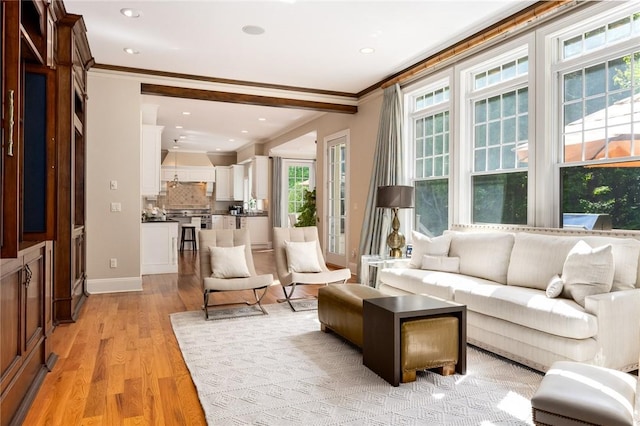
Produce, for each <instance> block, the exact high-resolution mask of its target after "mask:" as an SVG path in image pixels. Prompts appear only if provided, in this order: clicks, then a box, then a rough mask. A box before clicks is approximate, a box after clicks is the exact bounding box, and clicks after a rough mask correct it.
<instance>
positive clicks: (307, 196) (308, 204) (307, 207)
mask: <svg viewBox="0 0 640 426" xmlns="http://www.w3.org/2000/svg"><path fill="white" fill-rule="evenodd" d="M295 226H296V227H302V226H316V190H315V189H314V190H313V191H307V190H306V189H305V190H304V202H303V204H302V209H301V210H300V215H299V216H298V221H297V222H296V224H295Z"/></svg>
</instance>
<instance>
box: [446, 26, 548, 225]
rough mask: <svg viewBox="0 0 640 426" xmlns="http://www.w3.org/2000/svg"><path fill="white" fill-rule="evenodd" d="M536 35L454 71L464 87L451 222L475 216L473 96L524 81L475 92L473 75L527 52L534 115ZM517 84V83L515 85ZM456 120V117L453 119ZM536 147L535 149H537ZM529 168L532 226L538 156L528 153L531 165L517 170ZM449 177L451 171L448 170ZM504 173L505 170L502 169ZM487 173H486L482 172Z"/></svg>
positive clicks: (460, 100) (468, 220)
mask: <svg viewBox="0 0 640 426" xmlns="http://www.w3.org/2000/svg"><path fill="white" fill-rule="evenodd" d="M534 43H535V34H534V33H531V34H526V35H523V36H520V37H516V38H514V39H513V40H510V41H508V42H505V43H504V44H502V45H501V46H498V47H495V48H492V49H489V50H488V51H486V52H484V53H482V54H480V55H477V56H475V57H473V58H470V59H469V60H467V61H464V62H462V63H460V64H458V65H457V66H456V67H455V69H454V73H455V76H456V78H457V79H458V81H456V82H455V84H456V86H455V87H457V88H462V89H463V90H459V91H458V97H457V101H458V102H457V103H456V104H457V106H458V107H457V108H456V110H455V112H454V113H453V114H454V115H453V116H454V117H457V118H459V120H457V122H456V123H455V127H456V129H457V131H456V132H455V134H456V135H457V136H455V137H452V138H451V139H452V142H451V143H452V144H453V145H454V146H455V147H456V148H459V150H458V149H456V151H459V152H458V154H457V155H459V157H458V156H457V157H456V158H455V159H453V158H451V157H450V161H452V162H453V161H455V163H456V164H457V165H459V168H457V169H456V179H455V188H454V191H452V192H454V197H455V198H454V199H455V200H457V202H456V203H455V204H454V216H453V222H451V223H471V222H472V216H473V211H472V210H473V184H472V176H473V175H478V174H477V173H473V144H472V143H471V142H472V141H473V133H472V132H473V126H471V125H470V123H471V121H472V120H471V117H472V116H470V115H469V114H473V99H477V98H478V97H480V96H482V97H484V96H486V94H488V93H493V91H494V90H496V91H497V92H501V91H502V90H503V89H504V88H505V87H507V85H508V86H509V87H511V86H512V85H513V84H514V82H515V81H520V82H523V81H525V80H520V79H521V78H523V77H516V78H515V79H513V80H509V81H508V82H505V83H500V84H496V85H494V86H490V87H488V88H483V89H479V90H476V91H474V90H473V74H474V73H476V72H478V70H479V69H481V68H485V67H487V66H490V65H488V64H492V63H499V62H501V61H504V60H505V58H507V57H509V56H512V55H514V54H515V55H517V54H518V52H522V53H524V52H526V53H527V55H528V57H529V72H528V74H527V77H526V79H527V80H528V81H529V84H528V88H529V89H528V90H529V91H528V95H529V117H535V111H536V109H535V105H534V97H533V96H534V95H533V94H534V93H535V81H534V79H533V77H532V75H533V74H532V72H533V70H535V64H536V60H535V59H536V58H535V56H534V55H535V44H534ZM514 87H515V86H514ZM452 121H453V120H452ZM528 138H529V143H530V144H531V142H532V141H535V126H534V125H533V122H532V121H531V120H530V121H529V136H528ZM534 149H535V148H534ZM526 170H528V173H529V176H528V178H527V179H528V180H527V182H528V188H527V198H528V204H527V224H528V225H533V223H534V222H533V217H534V214H535V206H536V204H535V202H536V198H535V182H536V181H535V159H534V160H533V161H532V158H531V156H529V165H528V167H527V168H526V169H517V170H514V172H517V171H519V172H524V171H526ZM449 172H450V176H451V173H452V170H451V168H450V170H449ZM501 173H504V172H501ZM483 174H484V173H483Z"/></svg>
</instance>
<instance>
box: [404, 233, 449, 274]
mask: <svg viewBox="0 0 640 426" xmlns="http://www.w3.org/2000/svg"><path fill="white" fill-rule="evenodd" d="M411 241H412V244H413V251H412V253H411V261H409V267H410V268H414V269H420V268H421V267H422V256H424V255H425V254H426V255H429V256H447V255H448V254H449V245H450V244H451V235H447V234H445V235H441V236H439V237H434V238H429V237H427V236H426V235H424V234H421V233H420V232H418V231H412V232H411Z"/></svg>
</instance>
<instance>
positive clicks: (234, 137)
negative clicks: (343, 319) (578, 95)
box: [65, 0, 533, 152]
mask: <svg viewBox="0 0 640 426" xmlns="http://www.w3.org/2000/svg"><path fill="white" fill-rule="evenodd" d="M532 3H533V2H532V1H525V0H501V1H485V0H467V1H458V0H446V1H445V0H441V1H435V0H433V1H426V0H423V1H420V0H414V1H392V0H378V1H365V0H352V1H337V0H336V1H329V0H326V1H322V0H282V1H241V0H236V1H229V0H227V1H222V0H208V1H204V0H202V1H171V0H146V1H128V2H122V1H112V0H109V1H106V0H104V1H100V0H92V1H79V0H65V5H66V9H67V11H68V12H70V13H76V14H80V15H83V17H84V20H85V24H86V26H87V35H88V38H89V45H90V47H91V51H92V54H93V56H94V58H95V60H96V63H98V64H103V65H116V66H123V67H131V68H138V69H147V70H155V71H166V72H172V73H181V74H190V75H198V76H205V77H210V78H219V79H231V80H241V81H247V82H254V83H261V84H266V85H285V86H293V87H300V88H309V89H319V90H327V91H337V92H345V93H351V94H356V93H359V92H361V91H363V90H365V89H367V88H368V87H370V86H372V85H374V84H376V83H378V82H380V81H382V80H383V79H385V78H386V77H389V76H391V75H393V74H395V73H397V72H399V71H401V70H403V69H405V68H406V67H408V66H410V65H412V64H414V63H416V62H418V61H419V60H421V59H424V58H425V57H428V56H429V55H430V54H433V53H435V52H437V51H439V50H441V49H442V48H444V47H446V46H449V45H451V44H453V43H454V42H456V41H459V40H461V39H463V38H464V37H466V36H468V35H470V34H472V33H474V32H476V31H478V30H479V29H481V28H483V27H486V26H488V25H490V24H492V23H494V22H496V21H498V20H499V19H501V18H504V17H506V16H508V15H510V14H511V13H513V12H515V11H516V10H518V9H522V8H524V7H526V6H528V5H530V4H532ZM123 8H133V9H137V10H139V11H140V12H141V16H140V17H139V18H136V19H132V18H126V17H125V16H123V15H122V14H121V13H120V10H121V9H123ZM248 25H253V26H259V27H262V28H263V29H264V30H265V32H264V33H263V34H261V35H249V34H246V33H245V32H243V31H242V29H243V27H245V26H248ZM365 47H370V48H373V49H375V52H374V53H372V54H362V53H360V49H362V48H365ZM124 48H132V49H135V50H137V51H139V54H136V55H130V54H127V53H125V52H124ZM143 102H148V103H152V104H156V105H159V111H158V124H160V125H163V126H165V131H164V132H163V138H162V139H163V144H162V145H163V148H164V149H171V148H172V146H173V145H174V143H173V140H174V139H177V138H179V137H180V136H181V135H182V136H185V137H186V139H185V140H184V141H182V142H180V143H179V145H180V146H181V149H183V150H198V151H207V152H228V151H235V150H237V149H239V148H241V147H243V146H245V145H247V144H250V143H262V142H265V141H267V140H268V139H270V138H273V137H275V136H278V135H279V134H281V133H283V132H284V131H286V130H288V129H291V128H294V127H297V125H299V124H301V123H303V122H306V121H308V120H310V119H311V118H313V117H314V116H316V115H319V114H321V113H318V112H315V111H308V110H297V109H290V108H274V107H260V106H251V105H240V104H231V103H220V102H210V101H195V100H185V99H179V98H168V97H158V96H147V95H145V96H144V97H143ZM183 111H189V112H191V115H189V116H183V115H182V112H183ZM260 118H263V119H265V120H264V121H259V119H260ZM177 125H182V126H183V128H182V129H176V126H177ZM243 130H245V131H246V133H242V131H243ZM311 139H312V138H307V140H308V141H309V140H311ZM307 145H309V146H310V147H311V148H312V149H313V150H314V151H315V148H314V147H313V143H312V142H311V143H310V142H307Z"/></svg>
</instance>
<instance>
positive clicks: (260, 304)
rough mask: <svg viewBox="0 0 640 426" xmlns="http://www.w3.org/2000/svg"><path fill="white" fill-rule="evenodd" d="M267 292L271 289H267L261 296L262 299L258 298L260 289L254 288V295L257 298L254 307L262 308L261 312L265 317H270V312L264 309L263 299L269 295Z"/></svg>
mask: <svg viewBox="0 0 640 426" xmlns="http://www.w3.org/2000/svg"><path fill="white" fill-rule="evenodd" d="M267 291H269V287H265V288H264V290H263V292H262V295H260V297H258V289H256V288H254V289H253V295H254V296H255V298H256V303H252V305H258V307H259V308H260V310H261V311H262V313H263V314H265V315H269V312H267V311H265V310H264V308H263V307H262V303H261V302H262V298H263V297H264V296H265V295H266V294H267Z"/></svg>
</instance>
